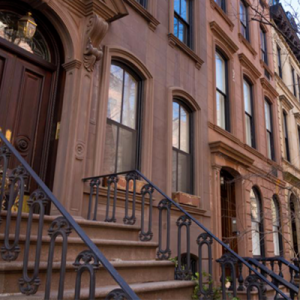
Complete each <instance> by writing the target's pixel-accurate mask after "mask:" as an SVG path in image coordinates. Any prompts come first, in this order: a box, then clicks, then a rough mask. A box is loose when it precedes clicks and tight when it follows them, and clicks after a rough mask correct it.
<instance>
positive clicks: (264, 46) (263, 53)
mask: <svg viewBox="0 0 300 300" xmlns="http://www.w3.org/2000/svg"><path fill="white" fill-rule="evenodd" d="M260 50H261V59H262V60H263V62H264V63H265V64H266V65H267V64H268V54H267V37H266V32H265V31H264V29H263V28H260Z"/></svg>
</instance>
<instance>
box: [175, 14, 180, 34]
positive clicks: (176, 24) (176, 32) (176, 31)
mask: <svg viewBox="0 0 300 300" xmlns="http://www.w3.org/2000/svg"><path fill="white" fill-rule="evenodd" d="M178 30H179V28H178V20H177V18H175V17H174V35H175V36H176V37H179V33H178Z"/></svg>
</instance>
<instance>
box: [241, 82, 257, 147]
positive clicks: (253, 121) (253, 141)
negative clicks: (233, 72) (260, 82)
mask: <svg viewBox="0 0 300 300" xmlns="http://www.w3.org/2000/svg"><path fill="white" fill-rule="evenodd" d="M244 82H246V83H247V84H248V85H249V88H250V105H251V116H250V115H249V114H248V113H247V112H246V109H245V107H244V112H245V115H246V116H248V117H249V118H250V120H251V145H249V144H247V122H246V117H245V128H246V144H247V145H248V146H250V147H252V148H254V149H256V134H255V116H254V103H253V84H252V83H251V82H250V81H249V80H248V79H247V78H246V77H243V97H244V106H245V91H244Z"/></svg>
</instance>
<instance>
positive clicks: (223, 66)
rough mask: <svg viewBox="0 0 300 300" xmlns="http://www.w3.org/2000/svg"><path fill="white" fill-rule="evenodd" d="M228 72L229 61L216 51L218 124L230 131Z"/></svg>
mask: <svg viewBox="0 0 300 300" xmlns="http://www.w3.org/2000/svg"><path fill="white" fill-rule="evenodd" d="M227 86H228V72H227V61H226V59H225V58H224V57H223V55H222V54H220V53H219V52H218V51H216V89H217V90H216V93H217V95H216V100H217V103H216V107H217V125H218V126H220V127H221V128H223V129H225V130H227V131H229V130H230V128H229V102H228V87H227Z"/></svg>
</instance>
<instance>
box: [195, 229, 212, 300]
mask: <svg viewBox="0 0 300 300" xmlns="http://www.w3.org/2000/svg"><path fill="white" fill-rule="evenodd" d="M212 243H213V239H212V237H211V235H209V234H208V233H206V232H204V233H201V234H200V235H199V236H198V238H197V244H198V270H199V272H198V273H199V295H198V296H200V295H202V296H203V299H212V296H213V282H212V276H213V268H212ZM204 247H206V248H207V255H208V257H207V259H208V270H207V272H205V273H207V274H208V276H209V278H208V285H207V288H205V287H206V285H205V284H204V280H203V277H204V276H203V274H204V272H203V265H202V264H203V258H204V257H203V254H204V253H205V252H204V253H203V248H204Z"/></svg>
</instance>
